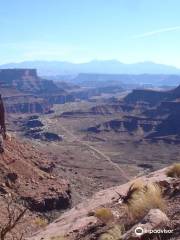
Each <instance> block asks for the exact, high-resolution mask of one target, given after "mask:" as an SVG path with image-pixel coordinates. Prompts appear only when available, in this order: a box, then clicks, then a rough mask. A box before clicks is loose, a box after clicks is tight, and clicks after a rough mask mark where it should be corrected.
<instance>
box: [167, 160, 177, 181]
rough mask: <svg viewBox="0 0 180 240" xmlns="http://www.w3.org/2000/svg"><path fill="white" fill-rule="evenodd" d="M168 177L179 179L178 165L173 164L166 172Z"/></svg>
mask: <svg viewBox="0 0 180 240" xmlns="http://www.w3.org/2000/svg"><path fill="white" fill-rule="evenodd" d="M166 174H167V176H168V177H173V178H179V177H180V163H175V164H173V165H172V166H171V167H170V168H169V169H168V170H167V172H166Z"/></svg>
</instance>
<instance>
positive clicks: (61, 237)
mask: <svg viewBox="0 0 180 240" xmlns="http://www.w3.org/2000/svg"><path fill="white" fill-rule="evenodd" d="M50 240H67V238H65V237H64V236H55V237H51V238H50Z"/></svg>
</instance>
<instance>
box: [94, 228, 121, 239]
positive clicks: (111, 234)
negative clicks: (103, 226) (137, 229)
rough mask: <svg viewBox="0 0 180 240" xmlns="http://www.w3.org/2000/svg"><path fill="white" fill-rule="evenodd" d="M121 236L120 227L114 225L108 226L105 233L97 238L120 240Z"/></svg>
mask: <svg viewBox="0 0 180 240" xmlns="http://www.w3.org/2000/svg"><path fill="white" fill-rule="evenodd" d="M121 236H122V227H121V226H120V225H115V226H113V227H112V228H110V229H109V230H108V231H107V232H106V233H103V234H101V236H100V237H99V238H98V240H120V239H121Z"/></svg>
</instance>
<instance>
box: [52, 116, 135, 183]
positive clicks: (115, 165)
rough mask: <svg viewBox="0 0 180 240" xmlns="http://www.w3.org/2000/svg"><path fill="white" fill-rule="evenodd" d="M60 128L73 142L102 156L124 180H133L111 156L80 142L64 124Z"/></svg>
mask: <svg viewBox="0 0 180 240" xmlns="http://www.w3.org/2000/svg"><path fill="white" fill-rule="evenodd" d="M55 122H58V120H57V119H55ZM60 128H61V129H62V130H63V131H64V132H65V133H67V134H68V135H69V136H70V137H71V138H72V140H74V141H76V142H78V143H80V144H81V145H83V146H86V147H88V148H89V149H90V150H92V151H94V152H95V153H97V154H98V155H100V156H101V157H103V158H104V159H105V160H106V161H108V162H109V163H110V165H111V166H113V167H114V168H115V169H117V170H118V171H119V172H120V174H121V176H123V177H124V179H126V180H128V181H129V180H131V178H130V177H129V176H128V174H127V173H126V172H125V171H124V170H123V169H122V168H121V167H120V166H119V165H118V164H117V163H115V162H113V161H112V160H111V158H110V157H109V156H107V155H106V154H105V153H103V152H102V151H100V150H99V149H97V148H95V147H94V146H92V145H90V144H89V143H87V142H85V141H82V140H80V139H79V138H78V137H77V136H75V135H74V134H73V133H72V132H70V131H69V130H68V129H67V128H65V127H64V126H63V125H62V123H61V124H60Z"/></svg>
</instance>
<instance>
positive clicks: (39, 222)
mask: <svg viewBox="0 0 180 240" xmlns="http://www.w3.org/2000/svg"><path fill="white" fill-rule="evenodd" d="M34 224H35V225H37V226H38V227H46V226H47V224H48V221H47V219H45V218H42V217H36V219H35V220H34Z"/></svg>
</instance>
